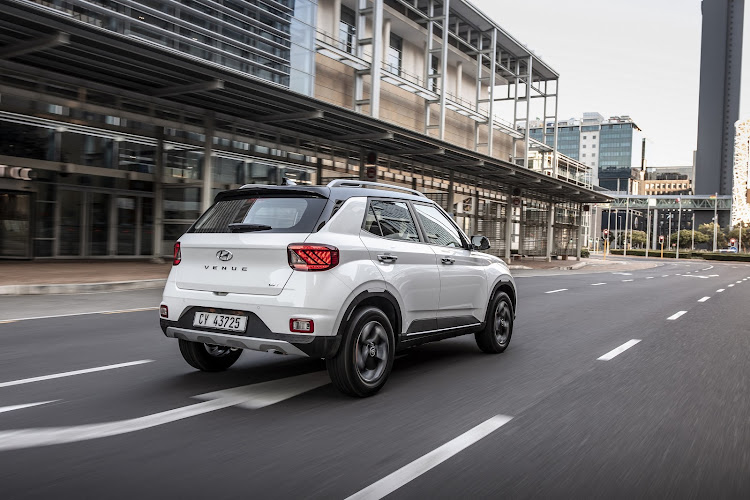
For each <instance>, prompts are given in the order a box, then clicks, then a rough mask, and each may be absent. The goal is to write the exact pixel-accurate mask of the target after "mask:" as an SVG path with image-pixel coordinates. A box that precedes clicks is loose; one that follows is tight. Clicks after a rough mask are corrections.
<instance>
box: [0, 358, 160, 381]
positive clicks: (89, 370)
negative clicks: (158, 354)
mask: <svg viewBox="0 0 750 500" xmlns="http://www.w3.org/2000/svg"><path fill="white" fill-rule="evenodd" d="M153 361H154V360H153V359H141V360H139V361H130V362H128V363H118V364H116V365H107V366H98V367H96V368H86V369H85V370H75V371H72V372H63V373H54V374H52V375H42V376H41V377H31V378H24V379H20V380H11V381H10V382H0V388H2V387H10V386H13V385H22V384H30V383H32V382H41V381H42V380H51V379H54V378H63V377H72V376H74V375H83V374H84V373H94V372H101V371H105V370H115V369H117V368H126V367H128V366H136V365H142V364H144V363H152V362H153Z"/></svg>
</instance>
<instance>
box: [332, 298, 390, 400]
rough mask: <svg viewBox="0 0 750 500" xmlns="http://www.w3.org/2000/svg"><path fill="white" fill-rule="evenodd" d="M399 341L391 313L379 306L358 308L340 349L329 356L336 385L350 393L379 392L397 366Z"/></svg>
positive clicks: (345, 392)
mask: <svg viewBox="0 0 750 500" xmlns="http://www.w3.org/2000/svg"><path fill="white" fill-rule="evenodd" d="M394 352H395V341H394V335H393V327H392V326H391V322H390V320H389V319H388V316H386V315H385V313H383V311H381V310H380V309H378V308H376V307H363V308H361V309H358V310H357V311H355V312H354V314H353V316H352V319H351V321H349V324H348V325H347V328H346V331H345V332H344V338H343V342H342V344H341V347H340V348H339V351H338V353H336V355H335V356H334V357H332V358H330V359H326V368H327V369H328V374H329V375H330V377H331V381H332V382H333V385H334V386H336V388H337V389H338V390H339V391H341V392H343V393H344V394H348V395H350V396H358V397H361V398H362V397H367V396H371V395H373V394H375V393H376V392H378V391H379V390H380V389H381V388H382V387H383V385H385V381H386V380H387V379H388V375H389V374H390V373H391V368H392V367H393V357H394Z"/></svg>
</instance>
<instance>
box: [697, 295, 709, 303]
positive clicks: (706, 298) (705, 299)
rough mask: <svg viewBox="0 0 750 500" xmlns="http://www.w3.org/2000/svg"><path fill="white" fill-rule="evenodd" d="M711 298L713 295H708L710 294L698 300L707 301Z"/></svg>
mask: <svg viewBox="0 0 750 500" xmlns="http://www.w3.org/2000/svg"><path fill="white" fill-rule="evenodd" d="M710 298H711V297H708V296H706V297H703V298H701V299H698V302H705V301H707V300H708V299H710Z"/></svg>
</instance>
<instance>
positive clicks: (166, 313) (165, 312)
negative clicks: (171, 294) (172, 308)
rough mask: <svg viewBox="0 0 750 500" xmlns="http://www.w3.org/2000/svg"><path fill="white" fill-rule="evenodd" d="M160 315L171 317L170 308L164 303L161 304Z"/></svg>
mask: <svg viewBox="0 0 750 500" xmlns="http://www.w3.org/2000/svg"><path fill="white" fill-rule="evenodd" d="M159 316H161V317H162V318H168V317H169V308H168V307H167V306H165V305H164V304H162V305H161V306H159Z"/></svg>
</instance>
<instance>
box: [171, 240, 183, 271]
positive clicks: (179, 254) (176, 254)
mask: <svg viewBox="0 0 750 500" xmlns="http://www.w3.org/2000/svg"><path fill="white" fill-rule="evenodd" d="M180 262H182V251H180V242H179V241H178V242H177V243H175V244H174V261H173V262H172V265H173V266H177V265H179V264H180Z"/></svg>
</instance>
